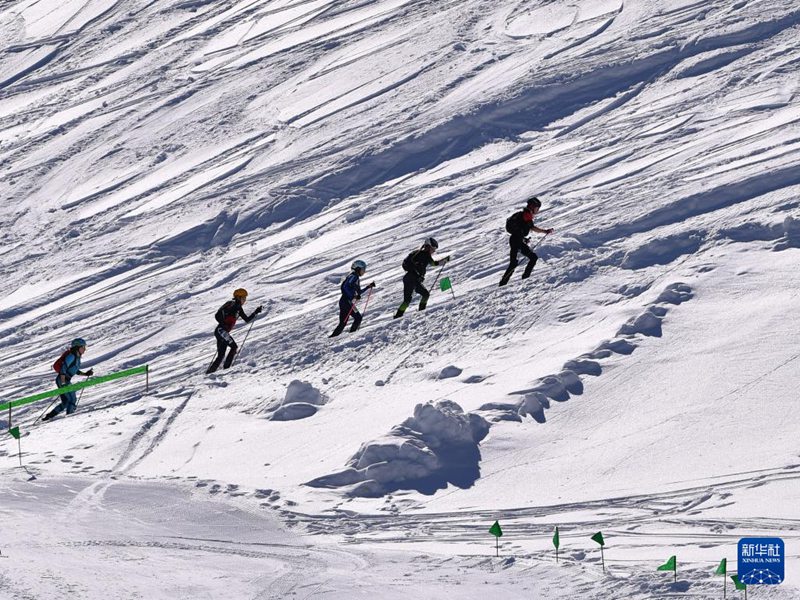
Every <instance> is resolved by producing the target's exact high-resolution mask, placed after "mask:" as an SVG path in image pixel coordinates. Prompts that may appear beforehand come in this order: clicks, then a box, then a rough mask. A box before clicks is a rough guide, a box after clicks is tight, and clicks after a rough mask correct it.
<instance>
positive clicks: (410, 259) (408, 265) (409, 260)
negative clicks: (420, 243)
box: [403, 250, 419, 272]
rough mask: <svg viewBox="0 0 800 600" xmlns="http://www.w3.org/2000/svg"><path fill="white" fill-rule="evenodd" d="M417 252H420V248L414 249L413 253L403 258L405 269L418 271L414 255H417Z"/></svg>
mask: <svg viewBox="0 0 800 600" xmlns="http://www.w3.org/2000/svg"><path fill="white" fill-rule="evenodd" d="M417 252H419V250H414V251H413V252H412V253H411V254H409V255H408V256H406V257H405V258H404V259H403V271H415V272H416V270H417V269H416V267H414V256H416V254H417Z"/></svg>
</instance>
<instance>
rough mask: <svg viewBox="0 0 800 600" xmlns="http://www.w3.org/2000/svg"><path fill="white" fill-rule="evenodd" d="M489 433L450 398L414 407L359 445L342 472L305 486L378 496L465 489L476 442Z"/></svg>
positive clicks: (472, 473) (474, 467) (474, 469)
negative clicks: (411, 413)
mask: <svg viewBox="0 0 800 600" xmlns="http://www.w3.org/2000/svg"><path fill="white" fill-rule="evenodd" d="M487 433H489V424H488V423H487V422H486V420H485V419H484V418H483V417H481V416H480V415H477V414H474V413H466V414H465V413H464V411H463V410H462V408H461V407H460V406H459V405H458V404H456V403H455V402H452V401H451V400H439V401H437V402H428V403H426V404H417V406H416V407H415V408H414V416H413V417H410V418H408V419H406V420H405V421H403V423H402V424H400V425H396V426H395V427H393V428H392V430H391V431H390V432H389V433H388V434H387V435H385V436H383V437H382V438H379V439H377V440H373V441H371V442H368V443H365V444H362V445H361V448H359V450H358V452H356V453H355V455H354V456H353V457H352V458H351V459H350V460H349V461H348V465H349V466H348V468H347V469H345V470H343V471H340V472H338V473H333V474H331V475H325V476H323V477H318V478H317V479H314V480H312V481H309V482H308V484H307V485H310V486H313V487H345V486H347V487H348V489H347V490H346V493H347V495H350V496H363V497H379V496H383V495H384V494H388V493H391V492H393V491H396V490H398V489H414V490H417V491H419V492H421V493H423V494H433V493H434V492H436V490H439V489H444V488H446V487H447V484H448V483H451V484H453V485H455V486H457V487H460V488H468V487H471V486H472V484H473V483H475V481H476V480H477V479H478V477H479V476H480V468H479V466H478V465H479V463H480V459H481V453H480V449H479V448H478V443H479V442H480V441H481V440H482V439H483V438H485V437H486V434H487Z"/></svg>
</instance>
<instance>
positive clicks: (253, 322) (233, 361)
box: [231, 319, 256, 366]
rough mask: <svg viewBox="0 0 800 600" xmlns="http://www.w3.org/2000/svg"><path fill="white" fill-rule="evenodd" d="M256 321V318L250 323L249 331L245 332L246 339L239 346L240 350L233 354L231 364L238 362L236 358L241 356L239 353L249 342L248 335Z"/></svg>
mask: <svg viewBox="0 0 800 600" xmlns="http://www.w3.org/2000/svg"><path fill="white" fill-rule="evenodd" d="M255 322H256V320H255V319H253V321H252V323H250V327H248V328H247V333H246V334H244V341H243V342H242V347H241V348H239V351H238V352H237V353H236V354H234V355H233V360H232V361H231V366H233V363H235V362H236V359H237V358H239V355H240V354H241V353H242V350H244V345H245V343H246V342H247V336H248V335H250V330H251V329H252V328H253V325H254V324H255Z"/></svg>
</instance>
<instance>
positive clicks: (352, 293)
mask: <svg viewBox="0 0 800 600" xmlns="http://www.w3.org/2000/svg"><path fill="white" fill-rule="evenodd" d="M350 268H351V270H352V271H351V273H350V274H349V275H348V276H347V277H346V278H345V280H344V281H343V282H342V297H341V298H339V324H338V325H337V326H336V329H334V330H333V333H332V334H331V335H330V337H336V336H337V335H339V334H340V333H342V331H344V328H345V326H346V325H347V321H348V319H349V318H350V317H353V324H352V325H351V326H350V333H353V332H354V331H356V330H357V329H358V327H359V325H361V319H362V315H361V313H360V312H358V309H357V308H356V306H355V301H356V300H361V294H363V293H364V292H365V291H366V290H368V289H370V288H374V287H375V282H374V281H373V282H372V283H370V284H369V285H368V286H367V287H365V288H362V287H361V282H360V279H361V277H362V276H363V275H364V273H366V272H367V263H365V262H364V261H363V260H354V261H353V264H352V265H351V266H350Z"/></svg>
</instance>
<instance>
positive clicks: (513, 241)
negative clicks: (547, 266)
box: [502, 235, 539, 282]
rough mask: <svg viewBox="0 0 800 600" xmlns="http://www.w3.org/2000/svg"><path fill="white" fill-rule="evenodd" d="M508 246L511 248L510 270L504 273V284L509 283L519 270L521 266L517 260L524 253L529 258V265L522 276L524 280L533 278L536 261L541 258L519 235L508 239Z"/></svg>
mask: <svg viewBox="0 0 800 600" xmlns="http://www.w3.org/2000/svg"><path fill="white" fill-rule="evenodd" d="M508 245H509V246H510V250H511V252H510V256H509V261H508V268H507V269H506V272H505V273H503V279H502V281H503V282H507V281H508V280H509V279H510V278H511V275H513V274H514V269H516V268H517V265H518V264H519V260H518V259H517V255H518V254H519V253H520V252H522V254H523V255H524V256H526V257H528V264H527V265H526V267H525V272H524V273H523V274H522V278H523V279H527V278H528V277H530V276H531V271H533V267H534V266H535V265H536V261H537V260H539V257H538V256H537V255H536V252H534V251H533V250H531V248H530V246H528V244H526V243H525V238H524V237H522V236H518V235H512V236H511V237H510V238H508Z"/></svg>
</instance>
